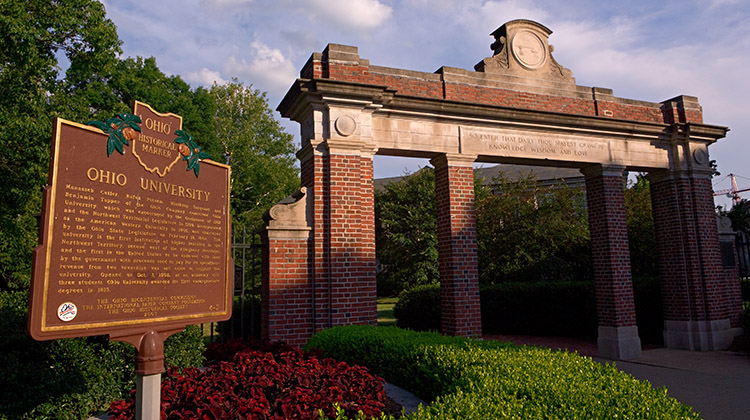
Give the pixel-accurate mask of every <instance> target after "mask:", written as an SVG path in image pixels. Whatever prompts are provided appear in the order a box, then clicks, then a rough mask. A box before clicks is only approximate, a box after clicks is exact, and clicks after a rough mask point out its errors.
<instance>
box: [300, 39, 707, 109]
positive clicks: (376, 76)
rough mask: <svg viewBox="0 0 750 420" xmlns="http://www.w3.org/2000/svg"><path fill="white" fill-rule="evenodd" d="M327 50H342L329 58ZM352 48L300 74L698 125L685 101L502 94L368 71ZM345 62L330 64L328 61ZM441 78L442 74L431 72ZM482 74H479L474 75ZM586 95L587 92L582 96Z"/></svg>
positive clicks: (316, 59)
mask: <svg viewBox="0 0 750 420" xmlns="http://www.w3.org/2000/svg"><path fill="white" fill-rule="evenodd" d="M331 49H333V50H336V49H342V50H344V51H345V53H341V52H339V51H333V52H331ZM356 51H357V50H356V48H354V47H347V46H340V45H329V46H328V47H327V48H326V49H325V51H324V52H323V53H322V54H319V53H316V54H313V56H312V57H311V58H310V61H308V63H307V64H306V65H305V67H304V69H303V71H302V72H301V76H302V77H306V78H325V79H331V80H339V81H346V82H354V83H362V84H369V85H376V86H384V87H386V88H388V89H389V90H393V91H395V93H396V94H397V95H404V96H415V97H421V98H431V99H444V100H449V101H457V102H467V103H473V104H486V105H498V106H505V107H511V108H519V109H532V110H538V111H550V112H559V113H565V114H573V115H588V116H598V117H604V118H613V119H619V120H630V121H639V122H648V123H659V124H662V123H667V124H673V123H676V122H681V123H684V122H697V123H702V122H703V113H702V110H701V108H700V106H698V105H697V100H695V103H694V104H693V103H692V102H691V100H693V99H695V98H689V99H688V100H687V101H682V100H681V99H680V98H681V97H678V98H675V99H673V100H668V101H664V102H663V103H648V102H643V101H633V100H628V99H621V98H616V97H614V96H612V95H605V96H604V97H603V98H599V97H596V96H595V95H594V90H600V91H601V90H602V89H601V88H585V87H578V89H577V90H575V91H572V92H570V93H569V94H560V95H549V94H541V93H533V92H523V91H519V90H514V89H504V88H501V87H497V86H492V85H489V84H483V83H481V82H477V83H478V84H472V83H456V82H451V81H446V80H443V78H442V77H440V78H437V77H435V76H436V74H435V73H424V72H416V71H407V72H404V71H400V70H395V69H388V68H385V67H377V66H370V65H369V61H368V60H363V59H360V58H359V56H358V55H357V52H356ZM342 54H343V55H344V56H345V57H346V59H337V58H333V59H329V56H330V55H333V56H334V57H338V55H342ZM436 73H438V74H441V70H438V72H436ZM477 74H481V73H477ZM587 89H588V90H590V91H588V92H587Z"/></svg>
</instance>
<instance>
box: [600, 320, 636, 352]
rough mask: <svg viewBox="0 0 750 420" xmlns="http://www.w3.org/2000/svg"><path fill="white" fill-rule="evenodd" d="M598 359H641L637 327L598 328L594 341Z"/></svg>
mask: <svg viewBox="0 0 750 420" xmlns="http://www.w3.org/2000/svg"><path fill="white" fill-rule="evenodd" d="M596 345H597V347H598V349H599V357H603V358H605V359H612V360H630V359H639V358H640V357H641V339H640V338H639V337H638V327H636V326H632V327H602V326H600V327H599V338H598V339H597V341H596Z"/></svg>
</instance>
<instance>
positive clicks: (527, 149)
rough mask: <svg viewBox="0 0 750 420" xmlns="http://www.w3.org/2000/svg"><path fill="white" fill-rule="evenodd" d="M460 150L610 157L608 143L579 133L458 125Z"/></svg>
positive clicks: (600, 159)
mask: <svg viewBox="0 0 750 420" xmlns="http://www.w3.org/2000/svg"><path fill="white" fill-rule="evenodd" d="M459 138H460V151H461V153H472V154H482V155H493V156H512V157H529V158H553V159H558V160H573V161H587V162H589V161H597V162H607V161H609V160H610V153H609V143H608V142H607V141H604V140H595V139H590V138H586V137H579V136H563V135H542V134H537V133H529V132H525V131H521V130H488V129H477V128H474V127H459Z"/></svg>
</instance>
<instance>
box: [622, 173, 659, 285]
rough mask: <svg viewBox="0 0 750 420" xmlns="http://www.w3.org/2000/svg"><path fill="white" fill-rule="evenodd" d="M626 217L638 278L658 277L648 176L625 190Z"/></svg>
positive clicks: (631, 255)
mask: <svg viewBox="0 0 750 420" xmlns="http://www.w3.org/2000/svg"><path fill="white" fill-rule="evenodd" d="M625 215H626V218H627V227H628V243H629V247H630V266H631V269H632V272H633V275H634V276H652V277H653V276H657V275H658V260H657V255H656V249H657V246H656V233H655V231H654V218H653V215H652V210H651V188H650V186H649V183H648V180H647V179H646V177H645V175H637V176H636V180H635V182H632V181H630V182H629V183H628V184H627V187H626V188H625Z"/></svg>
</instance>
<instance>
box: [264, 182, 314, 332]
mask: <svg viewBox="0 0 750 420" xmlns="http://www.w3.org/2000/svg"><path fill="white" fill-rule="evenodd" d="M306 192H307V189H306V188H305V187H302V188H301V189H300V190H299V191H298V192H297V193H295V194H293V195H292V196H289V197H287V198H286V199H284V200H282V201H281V202H280V203H279V204H276V205H275V206H273V207H271V209H270V210H269V211H268V212H267V213H266V214H265V215H264V219H265V221H266V228H265V229H264V231H263V235H262V238H263V281H262V283H261V311H262V316H261V318H262V324H261V336H262V337H263V338H265V339H268V340H282V341H285V342H286V343H287V344H290V345H293V346H303V345H304V344H305V343H307V340H308V339H309V338H310V336H311V335H312V334H313V307H312V303H313V301H312V288H311V286H312V284H311V283H312V282H311V277H310V274H311V273H310V272H311V266H310V260H309V258H308V254H309V252H308V247H309V240H310V230H311V229H310V227H309V226H308V225H307V220H306V219H307V218H306V210H307V201H308V198H307V195H306Z"/></svg>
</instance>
